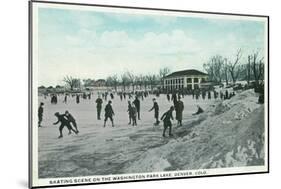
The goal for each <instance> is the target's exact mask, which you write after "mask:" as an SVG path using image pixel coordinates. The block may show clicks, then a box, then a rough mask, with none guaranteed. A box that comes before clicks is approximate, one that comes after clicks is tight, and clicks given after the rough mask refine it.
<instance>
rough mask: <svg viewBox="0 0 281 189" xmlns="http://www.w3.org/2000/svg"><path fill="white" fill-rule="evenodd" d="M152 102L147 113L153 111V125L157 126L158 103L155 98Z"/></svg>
mask: <svg viewBox="0 0 281 189" xmlns="http://www.w3.org/2000/svg"><path fill="white" fill-rule="evenodd" d="M152 101H153V107H152V108H151V109H150V110H149V112H151V111H152V110H154V118H155V120H156V122H155V123H154V125H155V126H157V125H159V123H160V121H159V106H158V103H157V102H156V99H155V98H153V99H152Z"/></svg>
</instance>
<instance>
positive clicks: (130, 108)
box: [127, 101, 132, 125]
mask: <svg viewBox="0 0 281 189" xmlns="http://www.w3.org/2000/svg"><path fill="white" fill-rule="evenodd" d="M127 112H128V114H129V123H128V125H130V124H131V123H132V104H131V101H128V110H127Z"/></svg>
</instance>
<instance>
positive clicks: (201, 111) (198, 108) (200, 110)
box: [192, 105, 204, 115]
mask: <svg viewBox="0 0 281 189" xmlns="http://www.w3.org/2000/svg"><path fill="white" fill-rule="evenodd" d="M203 112H204V110H203V109H202V108H201V107H200V106H199V105H197V112H196V113H194V114H192V115H198V114H201V113H203Z"/></svg>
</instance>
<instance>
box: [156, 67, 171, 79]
mask: <svg viewBox="0 0 281 189" xmlns="http://www.w3.org/2000/svg"><path fill="white" fill-rule="evenodd" d="M169 73H171V69H170V68H168V67H164V68H161V69H160V70H159V76H160V78H164V77H166V76H167V75H168V74H169Z"/></svg>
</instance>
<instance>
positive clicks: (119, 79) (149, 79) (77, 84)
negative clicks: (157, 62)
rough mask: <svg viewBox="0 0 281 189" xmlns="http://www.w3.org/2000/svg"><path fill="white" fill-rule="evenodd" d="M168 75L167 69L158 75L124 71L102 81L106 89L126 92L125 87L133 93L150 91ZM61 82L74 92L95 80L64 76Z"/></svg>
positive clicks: (168, 69)
mask: <svg viewBox="0 0 281 189" xmlns="http://www.w3.org/2000/svg"><path fill="white" fill-rule="evenodd" d="M170 73H171V70H170V68H168V67H164V68H161V69H160V70H159V73H158V74H133V73H132V72H129V71H125V72H123V73H121V74H119V75H118V74H113V75H110V76H108V77H107V78H106V79H105V80H104V81H105V86H106V87H113V88H114V90H115V91H117V88H118V87H122V89H123V90H126V88H127V87H131V88H132V90H133V91H134V90H135V89H136V87H139V88H141V89H145V90H146V89H147V88H148V87H149V88H150V89H152V88H154V87H155V86H157V85H160V84H162V83H163V78H164V77H165V76H167V75H168V74H170ZM63 82H64V83H65V86H66V87H68V88H69V89H70V90H74V89H75V88H76V89H77V88H81V87H82V86H84V87H88V86H91V85H92V84H93V83H95V82H96V80H94V79H91V78H88V79H83V80H81V79H79V78H75V77H72V76H65V77H64V79H63Z"/></svg>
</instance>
